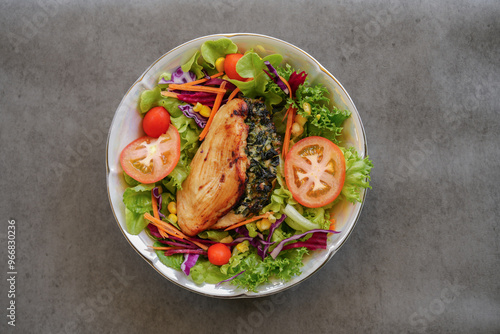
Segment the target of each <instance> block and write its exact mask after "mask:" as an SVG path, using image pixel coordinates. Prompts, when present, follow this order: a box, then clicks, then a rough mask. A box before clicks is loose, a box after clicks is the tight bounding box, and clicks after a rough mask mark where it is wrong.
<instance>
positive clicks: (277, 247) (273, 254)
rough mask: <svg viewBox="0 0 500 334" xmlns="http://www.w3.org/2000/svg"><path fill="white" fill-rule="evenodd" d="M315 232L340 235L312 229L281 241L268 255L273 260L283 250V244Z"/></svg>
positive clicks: (330, 231) (331, 231) (329, 231)
mask: <svg viewBox="0 0 500 334" xmlns="http://www.w3.org/2000/svg"><path fill="white" fill-rule="evenodd" d="M315 232H322V233H340V232H337V231H333V230H323V229H314V230H310V231H307V232H304V233H302V234H296V235H293V236H291V237H290V238H287V239H283V240H281V241H280V243H279V244H278V246H276V248H274V249H273V251H272V252H271V253H270V255H271V256H272V258H273V259H275V258H276V257H277V256H278V254H279V253H280V252H281V251H282V250H283V247H284V246H285V243H287V242H289V241H293V240H297V239H300V238H303V237H305V236H306V235H308V234H310V233H315Z"/></svg>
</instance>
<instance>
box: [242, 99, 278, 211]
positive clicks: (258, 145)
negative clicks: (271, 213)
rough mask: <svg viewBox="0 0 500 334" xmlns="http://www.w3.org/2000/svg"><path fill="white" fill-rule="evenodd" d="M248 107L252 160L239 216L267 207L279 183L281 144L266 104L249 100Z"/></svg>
mask: <svg viewBox="0 0 500 334" xmlns="http://www.w3.org/2000/svg"><path fill="white" fill-rule="evenodd" d="M245 102H246V103H247V106H248V116H247V118H246V119H245V124H247V125H248V137H247V146H246V149H245V151H246V154H247V156H248V160H249V161H250V166H249V167H248V168H247V175H246V176H247V178H246V188H245V193H244V195H243V197H242V199H241V200H240V202H239V203H238V205H237V207H236V209H235V210H234V211H235V213H236V214H242V215H243V216H245V217H247V216H249V215H255V214H258V212H259V211H260V210H261V209H262V208H263V207H264V206H265V205H266V204H267V202H268V201H269V196H270V195H271V191H272V190H273V186H274V182H275V180H276V170H277V166H278V165H279V148H280V146H281V141H280V139H279V137H278V135H277V134H276V128H275V126H274V123H273V121H272V120H271V117H270V115H269V114H270V113H269V111H268V110H267V108H266V105H265V103H264V102H262V101H260V100H253V99H245Z"/></svg>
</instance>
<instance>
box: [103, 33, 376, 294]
mask: <svg viewBox="0 0 500 334" xmlns="http://www.w3.org/2000/svg"><path fill="white" fill-rule="evenodd" d="M221 37H227V38H230V39H231V40H232V41H233V42H234V43H236V44H237V45H238V47H239V50H240V52H241V51H245V50H247V49H250V48H252V47H254V48H255V47H256V46H257V45H260V46H262V47H263V48H264V49H265V50H266V51H269V53H279V54H281V55H282V56H283V58H284V61H285V62H287V63H289V64H290V65H291V66H292V67H294V68H296V69H297V70H299V69H300V70H301V71H302V70H304V71H306V73H308V79H309V80H310V81H311V82H312V83H322V84H324V85H326V87H328V88H329V90H330V92H331V94H332V95H331V96H330V98H331V100H332V103H333V104H335V105H336V106H337V107H339V108H340V109H348V110H349V111H350V112H351V113H352V116H351V117H350V118H349V119H348V120H347V121H345V122H344V145H345V146H354V147H355V148H356V149H357V151H358V152H359V154H360V155H361V156H362V157H365V156H366V155H367V153H368V152H367V145H366V139H365V132H364V129H363V124H362V123H361V118H360V116H359V113H358V111H357V109H356V107H355V106H354V103H353V102H352V100H351V98H350V97H349V95H348V94H347V92H346V90H345V89H344V88H343V87H342V85H341V84H340V82H339V81H338V80H337V79H335V77H334V76H333V75H332V74H330V73H329V72H328V71H327V70H326V69H325V68H324V67H323V66H321V64H320V63H319V62H318V61H316V60H315V59H314V58H313V57H311V56H310V55H309V54H307V53H306V52H304V51H302V50H301V49H299V48H298V47H296V46H294V45H292V44H290V43H287V42H284V41H282V40H279V39H276V38H273V37H269V36H264V35H257V34H247V33H237V34H218V35H210V36H205V37H200V38H197V39H194V40H192V41H189V42H187V43H184V44H182V45H180V46H178V47H176V48H174V49H173V50H171V51H169V52H167V53H165V54H164V55H163V56H161V57H160V58H159V59H158V60H156V61H155V62H154V63H153V64H152V65H151V66H150V67H149V68H148V69H147V70H146V71H145V72H144V73H143V74H142V75H141V76H140V77H139V79H137V81H136V82H135V83H134V84H133V85H132V87H130V89H129V90H128V92H127V93H126V94H125V96H124V97H123V99H122V101H121V103H120V105H119V106H118V109H117V110H116V113H115V115H114V118H113V122H112V124H111V128H110V130H109V134H108V142H107V148H106V173H107V186H108V196H109V200H110V203H111V209H112V211H113V214H114V216H115V219H116V221H117V223H118V227H119V228H120V230H121V232H122V233H123V235H124V236H125V238H127V240H128V241H129V243H130V245H131V246H132V247H133V248H134V249H135V250H136V251H137V253H139V254H140V255H141V256H142V257H143V258H144V259H145V260H146V261H147V262H148V263H149V264H151V266H152V267H153V268H154V269H155V270H156V271H158V273H160V274H161V275H163V276H164V277H165V278H166V279H168V280H169V281H171V282H173V283H175V284H177V285H179V286H181V287H183V288H185V289H187V290H190V291H193V292H196V293H199V294H202V295H206V296H211V297H219V298H248V297H260V296H267V295H271V294H274V293H277V292H280V291H283V290H286V289H288V288H290V287H293V286H295V285H297V284H299V283H300V282H302V281H304V280H305V279H306V278H308V277H310V276H311V275H312V274H314V273H315V272H317V271H318V270H319V269H320V268H321V267H322V266H323V265H325V264H326V263H327V262H328V261H329V260H330V259H331V258H332V257H333V255H334V254H335V253H336V252H337V251H338V250H339V248H340V247H341V246H342V245H343V244H344V242H345V241H346V240H347V238H348V237H349V235H350V234H351V232H352V230H353V228H354V226H355V224H356V222H357V221H358V219H359V216H360V213H361V209H362V207H363V203H357V204H354V205H353V204H350V203H339V205H338V206H337V207H336V216H335V217H336V219H337V229H340V230H341V233H339V234H337V235H333V236H331V237H330V239H329V242H328V248H327V249H326V250H319V251H318V250H317V251H314V252H312V254H311V255H310V256H309V257H308V258H306V260H305V261H304V267H303V268H302V274H301V275H300V276H297V277H295V278H293V279H292V280H290V281H288V282H281V281H274V282H271V283H268V284H265V285H262V286H260V287H259V288H258V291H257V292H248V291H246V290H243V289H238V288H236V287H235V286H233V285H231V284H230V283H225V284H222V285H221V286H219V287H216V286H215V285H214V284H203V285H197V284H195V283H193V282H192V281H191V280H190V279H188V277H187V276H185V275H184V273H182V272H180V271H176V270H173V269H171V268H168V267H167V266H165V265H163V264H162V263H161V262H160V261H159V260H158V257H157V256H156V254H155V253H154V252H152V251H150V250H148V245H152V244H153V241H152V240H151V239H150V238H149V237H148V236H147V235H146V233H145V232H142V233H141V234H139V235H131V234H129V233H128V232H127V230H126V227H125V206H124V204H123V201H122V195H123V192H124V191H125V188H126V183H125V181H124V179H123V174H122V173H123V170H122V168H121V166H120V162H119V156H120V152H121V151H122V149H123V148H124V147H125V146H126V145H128V144H129V143H130V142H132V141H133V140H135V139H137V138H139V137H141V136H143V135H144V133H143V132H142V128H141V126H140V124H141V123H140V121H141V117H140V115H139V112H138V111H137V109H138V101H139V96H140V94H141V92H143V91H144V90H148V89H152V88H153V87H154V86H155V85H156V83H157V81H158V77H159V75H160V74H161V73H163V72H166V71H171V70H172V69H174V68H175V67H177V66H179V65H182V64H183V63H184V62H185V61H187V60H188V59H189V58H190V57H191V56H192V55H193V54H194V53H195V52H196V50H199V48H200V46H201V45H202V44H203V43H204V42H205V41H208V40H216V39H218V38H221ZM365 194H366V192H365V191H363V193H362V198H363V202H364V198H365Z"/></svg>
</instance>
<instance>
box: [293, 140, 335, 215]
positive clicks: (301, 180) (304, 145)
mask: <svg viewBox="0 0 500 334" xmlns="http://www.w3.org/2000/svg"><path fill="white" fill-rule="evenodd" d="M285 180H286V185H287V187H288V189H289V190H290V192H291V193H292V196H293V198H294V199H295V200H296V201H297V202H299V203H300V204H302V205H304V206H306V207H308V208H319V207H321V206H324V205H327V204H329V203H331V202H333V201H334V200H335V199H336V198H337V197H338V196H339V194H340V191H341V190H342V187H343V186H344V180H345V158H344V154H343V153H342V151H341V150H340V148H339V147H338V146H337V145H335V144H334V143H332V142H331V141H330V140H328V139H326V138H323V137H318V136H312V137H307V138H304V139H302V140H300V141H299V142H297V143H296V144H295V145H293V147H292V149H291V150H290V151H289V152H288V154H287V155H286V158H285Z"/></svg>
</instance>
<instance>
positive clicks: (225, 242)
mask: <svg viewBox="0 0 500 334" xmlns="http://www.w3.org/2000/svg"><path fill="white" fill-rule="evenodd" d="M219 242H220V243H222V244H228V243H230V242H233V237H232V236H230V235H228V236H227V237H225V238H222V239H220V241H219Z"/></svg>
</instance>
